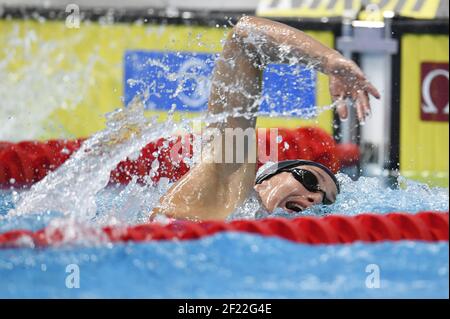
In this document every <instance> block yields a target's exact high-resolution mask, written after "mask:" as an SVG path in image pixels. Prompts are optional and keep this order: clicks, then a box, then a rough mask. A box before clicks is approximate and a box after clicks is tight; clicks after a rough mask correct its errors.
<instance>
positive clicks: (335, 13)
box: [257, 0, 449, 20]
mask: <svg viewBox="0 0 450 319" xmlns="http://www.w3.org/2000/svg"><path fill="white" fill-rule="evenodd" d="M388 11H389V12H395V13H396V14H397V15H399V16H402V17H408V18H415V19H434V18H448V16H449V14H448V0H426V1H425V0H261V1H260V2H259V5H258V9H257V14H258V15H260V16H266V17H302V18H336V17H343V16H346V15H350V16H353V17H358V16H359V18H360V19H363V20H380V19H382V17H383V14H384V13H385V12H388Z"/></svg>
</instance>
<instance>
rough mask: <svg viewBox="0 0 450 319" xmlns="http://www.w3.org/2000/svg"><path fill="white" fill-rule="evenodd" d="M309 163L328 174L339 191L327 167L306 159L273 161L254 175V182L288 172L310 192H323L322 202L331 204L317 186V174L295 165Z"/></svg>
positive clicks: (336, 182)
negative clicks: (273, 162)
mask: <svg viewBox="0 0 450 319" xmlns="http://www.w3.org/2000/svg"><path fill="white" fill-rule="evenodd" d="M302 165H309V166H314V167H318V168H320V169H321V170H322V171H324V172H325V173H326V174H327V175H328V176H330V177H331V179H332V180H333V182H334V184H335V185H336V189H337V192H338V193H339V192H340V187H339V182H338V180H337V178H336V176H335V175H334V174H333V173H332V172H331V171H330V170H329V169H328V167H326V166H324V165H322V164H320V163H317V162H313V161H308V160H287V161H281V162H278V163H275V164H273V165H271V166H269V167H268V168H266V169H265V170H264V171H262V172H261V173H260V174H258V176H257V177H256V181H255V184H260V183H262V182H263V181H265V180H267V179H269V178H271V177H273V176H275V175H277V174H279V173H281V172H289V173H291V174H292V175H293V176H294V178H295V179H296V180H297V181H298V182H299V183H300V184H302V185H303V187H305V188H306V189H307V190H308V191H310V192H320V193H322V194H323V199H322V204H324V205H330V204H333V201H331V200H330V199H328V198H327V194H326V192H325V191H324V190H322V189H321V188H320V186H319V181H318V180H317V176H316V175H314V173H312V172H311V171H309V170H307V169H303V168H298V167H297V166H302Z"/></svg>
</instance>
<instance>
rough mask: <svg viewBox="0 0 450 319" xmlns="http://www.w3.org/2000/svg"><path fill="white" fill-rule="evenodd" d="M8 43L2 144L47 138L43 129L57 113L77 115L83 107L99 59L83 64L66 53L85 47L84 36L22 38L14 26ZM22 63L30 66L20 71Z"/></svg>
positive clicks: (0, 109)
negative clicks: (74, 111)
mask: <svg viewBox="0 0 450 319" xmlns="http://www.w3.org/2000/svg"><path fill="white" fill-rule="evenodd" d="M5 37H6V39H5V40H4V41H5V43H4V46H3V51H2V52H0V56H1V59H0V96H1V101H0V118H1V119H7V120H6V121H2V128H1V129H0V140H6V141H20V140H26V139H33V138H36V136H39V135H41V134H43V133H45V129H46V127H45V125H43V124H44V122H45V120H46V119H47V118H48V117H49V116H50V115H51V114H52V113H53V112H54V111H55V110H57V109H59V108H63V109H73V108H75V107H76V106H77V105H78V104H79V103H80V102H81V101H82V99H83V98H84V97H85V95H86V91H87V89H88V87H89V85H90V82H89V81H87V80H86V79H89V77H90V74H91V73H92V70H93V68H94V66H95V64H96V63H97V60H98V58H97V56H96V55H95V54H92V55H90V56H89V58H88V60H87V61H85V62H82V61H80V59H79V58H77V57H76V55H75V52H71V51H70V50H64V48H65V47H69V46H72V45H74V44H77V43H78V42H80V41H81V40H82V38H81V35H74V36H72V37H70V38H66V39H60V40H58V41H48V40H43V39H41V38H39V35H38V34H37V32H36V31H35V30H33V29H30V30H26V32H25V34H24V35H23V36H22V35H21V30H20V28H19V26H14V28H13V29H12V31H11V32H9V33H7V34H5ZM37 46H39V47H38V49H37ZM58 52H64V54H62V53H58ZM21 59H23V61H26V62H25V63H24V64H23V66H20V67H17V61H18V60H19V61H20V60H21ZM66 61H70V67H67V66H66V65H65V63H66ZM31 124H32V125H31Z"/></svg>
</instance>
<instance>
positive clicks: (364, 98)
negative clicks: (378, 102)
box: [357, 91, 370, 117]
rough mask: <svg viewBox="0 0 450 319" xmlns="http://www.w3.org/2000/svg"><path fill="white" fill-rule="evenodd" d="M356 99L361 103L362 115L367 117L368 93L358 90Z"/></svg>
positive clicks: (368, 113) (368, 110)
mask: <svg viewBox="0 0 450 319" xmlns="http://www.w3.org/2000/svg"><path fill="white" fill-rule="evenodd" d="M357 95H358V96H357V99H358V101H359V103H360V105H361V111H362V112H363V114H364V117H367V116H369V115H370V102H369V95H368V94H367V92H365V91H358V93H357Z"/></svg>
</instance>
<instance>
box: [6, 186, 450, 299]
mask: <svg viewBox="0 0 450 319" xmlns="http://www.w3.org/2000/svg"><path fill="white" fill-rule="evenodd" d="M343 186H344V187H343V194H342V196H341V199H342V200H338V202H337V203H336V204H335V206H334V209H336V210H338V211H340V212H342V213H343V214H347V215H352V214H356V213H357V212H364V211H377V212H379V213H385V212H388V211H390V210H393V209H392V208H397V211H409V212H412V213H413V212H415V211H419V210H444V211H445V210H448V190H446V189H427V188H426V187H424V186H421V185H416V184H409V185H408V187H406V188H405V189H403V190H391V189H386V188H385V187H381V186H380V185H378V184H377V183H376V182H375V180H371V179H364V178H363V179H361V180H360V181H358V182H352V184H345V183H344V185H343ZM350 186H351V187H350ZM129 187H131V188H130V192H128V193H127V192H123V189H119V190H114V189H111V188H107V189H105V190H104V191H103V192H102V194H100V196H99V201H98V204H99V206H98V209H99V213H98V216H97V217H96V219H95V220H92V221H90V223H91V224H92V225H96V224H98V225H99V226H100V224H99V223H98V222H99V220H101V218H100V217H101V216H102V214H106V212H111V211H112V208H114V207H116V206H117V205H116V204H117V203H118V202H124V203H125V204H127V205H128V206H125V208H126V209H125V210H117V209H116V210H115V214H118V212H121V213H123V212H124V211H126V212H130V211H133V210H136V209H137V208H136V207H133V206H129V203H131V202H133V201H137V199H136V193H139V190H138V189H136V187H137V186H136V185H134V186H129ZM356 190H357V191H358V192H363V193H367V194H370V195H371V196H372V197H371V200H370V198H369V199H368V196H358V194H357V193H356ZM118 194H122V195H118ZM123 194H128V195H126V196H125V195H123ZM130 194H133V196H134V197H129V196H131V195H130ZM360 194H361V193H360ZM121 196H122V198H121V200H119V201H117V198H120V197H121ZM114 203H116V204H114ZM383 203H384V204H383ZM395 203H396V204H395ZM115 205H116V206H115ZM13 207H14V204H13V201H12V193H11V192H4V191H3V192H0V232H4V231H7V230H11V229H18V228H22V229H23V228H25V229H32V230H37V229H40V228H42V227H44V226H46V225H48V224H49V223H51V222H52V221H54V220H55V218H56V220H58V219H59V220H63V221H64V220H65V219H67V217H68V216H63V215H62V214H61V213H58V212H41V213H38V214H29V215H25V216H16V217H14V218H5V216H6V213H7V212H8V210H10V209H11V208H13ZM117 207H118V206H117ZM117 207H116V208H117ZM137 210H138V209H137ZM137 215H138V214H134V213H132V214H129V215H127V216H126V217H124V216H122V217H123V218H124V220H128V222H129V223H131V224H132V223H137V222H139V218H137V219H136V216H137ZM99 216H100V217H99ZM113 217H115V218H119V217H120V216H113ZM89 245H90V246H80V245H78V246H63V247H58V248H46V249H31V248H21V249H4V250H0V298H41V297H42V298H54V297H62V298H72V297H80V298H90V297H96V298H97V297H98V298H102V297H111V298H119V297H124V298H133V297H136V298H137V297H139V298H237V297H240V298H372V297H381V298H393V297H395V298H448V297H449V251H448V249H449V247H448V243H442V242H441V243H425V242H412V241H408V242H407V241H404V242H384V243H377V244H363V243H356V244H352V245H320V246H311V245H302V244H295V243H292V242H289V241H285V240H282V239H278V238H267V237H261V236H258V235H250V234H242V233H222V234H218V235H215V236H212V237H208V238H203V239H201V240H194V241H183V242H174V241H166V242H147V243H127V244H124V243H118V244H108V245H105V244H103V245H100V246H99V245H96V244H95V243H94V244H93V243H90V244H89ZM74 267H75V268H74ZM78 274H79V277H77V278H79V288H68V287H73V284H72V285H71V284H70V283H73V282H77V281H70V280H74V277H73V276H74V275H78ZM377 278H379V285H378V286H377V284H376V283H377V282H376V281H374V280H376V279H377ZM69 279H70V280H69ZM67 280H69V285H68V286H67V285H66V281H67ZM367 284H368V285H367ZM75 286H76V285H75Z"/></svg>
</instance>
